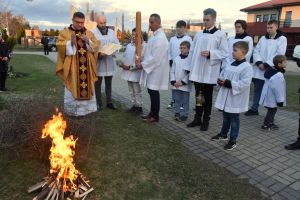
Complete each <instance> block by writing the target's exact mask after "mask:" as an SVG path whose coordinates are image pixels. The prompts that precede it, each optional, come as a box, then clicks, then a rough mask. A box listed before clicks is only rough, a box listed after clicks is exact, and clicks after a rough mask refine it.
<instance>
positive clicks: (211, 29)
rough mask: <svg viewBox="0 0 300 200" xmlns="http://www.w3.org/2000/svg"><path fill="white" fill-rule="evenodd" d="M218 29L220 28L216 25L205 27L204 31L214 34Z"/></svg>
mask: <svg viewBox="0 0 300 200" xmlns="http://www.w3.org/2000/svg"><path fill="white" fill-rule="evenodd" d="M217 30H218V29H217V28H216V27H215V26H213V27H211V28H209V29H204V31H203V33H208V34H214V33H215V32H216V31H217Z"/></svg>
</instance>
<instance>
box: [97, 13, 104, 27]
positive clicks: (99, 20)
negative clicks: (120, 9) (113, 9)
mask: <svg viewBox="0 0 300 200" xmlns="http://www.w3.org/2000/svg"><path fill="white" fill-rule="evenodd" d="M97 24H98V27H99V28H100V29H105V28H106V17H105V15H103V14H102V15H99V16H98V17H97Z"/></svg>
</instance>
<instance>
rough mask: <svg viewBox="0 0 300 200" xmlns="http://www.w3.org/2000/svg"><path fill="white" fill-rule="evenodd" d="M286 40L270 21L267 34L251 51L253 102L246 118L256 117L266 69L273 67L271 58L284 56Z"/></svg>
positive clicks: (272, 21)
mask: <svg viewBox="0 0 300 200" xmlns="http://www.w3.org/2000/svg"><path fill="white" fill-rule="evenodd" d="M286 47H287V39H286V37H284V36H283V34H282V33H281V32H280V31H279V30H278V22H277V21H276V20H271V21H269V22H268V24H267V34H266V35H265V36H263V37H261V38H260V40H259V42H258V43H257V45H256V47H255V49H254V51H253V61H254V63H255V65H253V78H252V82H253V84H254V92H253V101H252V106H251V108H250V109H249V110H248V111H247V112H246V113H245V115H246V116H251V115H258V107H259V100H260V96H261V92H262V89H263V86H264V83H265V78H264V73H265V71H266V69H267V68H269V67H273V66H274V64H273V58H274V57H275V56H276V55H285V52H286Z"/></svg>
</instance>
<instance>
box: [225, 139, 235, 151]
mask: <svg viewBox="0 0 300 200" xmlns="http://www.w3.org/2000/svg"><path fill="white" fill-rule="evenodd" d="M236 147H237V145H236V143H235V142H231V141H229V142H228V143H227V144H226V145H225V146H224V149H225V150H228V151H231V150H232V149H234V148H236Z"/></svg>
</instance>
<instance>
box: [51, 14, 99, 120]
mask: <svg viewBox="0 0 300 200" xmlns="http://www.w3.org/2000/svg"><path fill="white" fill-rule="evenodd" d="M84 21H85V16H84V14H83V13H81V12H75V13H74V15H73V19H72V22H73V23H72V24H71V25H70V26H69V27H68V28H65V29H64V30H63V31H62V32H61V33H60V34H59V36H58V40H57V44H56V45H57V49H58V56H57V66H56V74H57V75H58V76H59V77H60V78H61V79H62V80H63V81H64V84H65V90H64V111H65V113H66V114H68V115H70V116H84V115H87V114H89V113H91V112H95V111H96V110H97V105H96V98H95V91H94V82H95V81H96V80H97V76H96V61H97V59H96V58H97V56H98V49H99V45H100V44H99V42H98V41H97V39H96V38H95V36H94V34H93V33H92V32H91V31H88V30H87V29H86V28H85V27H84Z"/></svg>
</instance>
